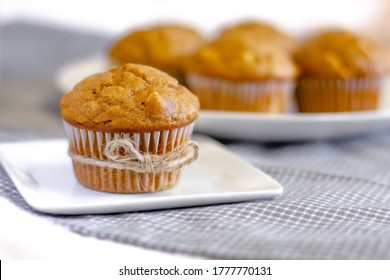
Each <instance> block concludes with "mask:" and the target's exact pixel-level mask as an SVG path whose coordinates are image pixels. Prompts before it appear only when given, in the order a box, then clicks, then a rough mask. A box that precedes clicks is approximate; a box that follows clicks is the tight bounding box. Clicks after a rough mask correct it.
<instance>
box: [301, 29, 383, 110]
mask: <svg viewBox="0 0 390 280" xmlns="http://www.w3.org/2000/svg"><path fill="white" fill-rule="evenodd" d="M295 58H296V61H297V63H298V64H299V66H300V69H301V77H300V79H299V82H298V85H297V90H296V97H297V103H298V107H299V110H300V111H301V112H349V111H364V110H375V109H377V108H378V105H379V100H380V91H381V80H382V79H381V77H382V76H383V75H385V74H386V73H387V72H388V70H389V65H390V64H389V53H388V50H387V49H386V48H385V47H383V46H381V45H380V44H378V43H375V42H373V41H371V40H369V39H367V38H364V37H362V36H359V35H356V34H352V33H350V32H347V31H328V32H325V33H322V34H320V35H318V36H316V37H314V38H312V39H310V40H309V41H308V42H307V43H305V44H304V45H303V46H302V48H301V49H300V50H299V51H298V52H297V53H296V55H295Z"/></svg>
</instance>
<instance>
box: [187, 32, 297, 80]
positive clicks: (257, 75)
mask: <svg viewBox="0 0 390 280" xmlns="http://www.w3.org/2000/svg"><path fill="white" fill-rule="evenodd" d="M186 70H187V72H189V73H196V74H200V75H204V76H210V77H216V78H221V79H228V80H235V81H258V80H269V79H275V80H288V79H292V78H294V77H296V75H297V73H298V69H297V67H296V66H295V63H294V62H293V60H292V59H291V57H290V56H289V55H288V54H287V53H286V52H285V51H283V50H281V49H279V48H275V47H274V46H273V45H272V44H261V45H259V44H254V43H253V42H252V41H250V40H245V39H243V38H238V37H226V38H222V39H220V40H217V41H214V42H212V43H211V44H209V45H207V46H204V47H202V48H200V49H199V50H198V51H197V52H196V53H195V54H194V55H193V56H192V57H191V58H189V59H188V62H187V65H186Z"/></svg>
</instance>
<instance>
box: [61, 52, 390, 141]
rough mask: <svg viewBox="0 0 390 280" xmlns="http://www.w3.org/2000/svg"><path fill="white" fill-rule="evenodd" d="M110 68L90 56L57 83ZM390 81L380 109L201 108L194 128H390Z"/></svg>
mask: <svg viewBox="0 0 390 280" xmlns="http://www.w3.org/2000/svg"><path fill="white" fill-rule="evenodd" d="M109 67H110V63H109V61H108V60H107V59H106V58H104V57H102V56H98V55H96V56H91V57H87V58H85V59H81V60H78V61H74V62H70V63H69V64H67V65H65V66H64V67H63V68H62V69H61V70H60V71H59V72H58V75H57V79H56V83H57V86H58V88H59V89H60V90H61V91H62V92H67V91H69V90H70V89H72V87H73V86H74V85H75V84H76V83H77V82H79V81H81V80H82V79H83V78H84V77H86V76H88V75H91V74H93V73H96V72H102V71H105V70H107V69H108V68H109ZM389 88H390V82H389V80H388V79H387V80H386V81H385V92H384V95H383V96H384V98H383V100H382V102H381V110H379V111H372V112H356V113H328V114H298V113H290V114H284V115H269V114H259V113H235V112H227V111H225V112H221V111H202V112H201V115H200V118H199V119H198V121H197V125H196V126H195V131H198V132H202V133H206V134H208V135H211V136H214V137H222V138H229V139H237V140H254V141H301V140H320V139H330V138H339V137H346V136H355V135H359V134H367V133H372V132H376V131H380V130H385V129H390V105H389V104H390V102H389V101H390V94H388V93H389V92H390V90H388V89H389Z"/></svg>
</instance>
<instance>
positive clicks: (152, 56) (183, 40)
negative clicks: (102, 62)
mask: <svg viewBox="0 0 390 280" xmlns="http://www.w3.org/2000/svg"><path fill="white" fill-rule="evenodd" d="M204 43H205V38H204V37H203V36H202V35H201V34H200V33H198V32H197V31H195V30H194V29H192V28H189V27H186V26H179V25H161V26H152V27H150V28H148V29H143V30H136V31H134V32H132V33H130V34H128V35H127V36H125V37H123V38H122V39H120V40H119V41H118V42H116V43H115V44H114V45H113V46H112V48H111V51H110V56H111V58H112V59H113V60H115V61H117V62H119V63H120V64H123V63H140V64H146V65H151V66H153V67H156V68H159V69H163V70H165V71H166V70H172V71H174V70H176V69H177V68H180V67H181V59H182V58H183V57H185V56H187V55H190V54H192V53H193V52H194V51H195V50H196V49H197V48H198V47H199V46H200V45H203V44H204Z"/></svg>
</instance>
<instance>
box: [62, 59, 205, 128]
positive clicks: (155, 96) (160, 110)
mask: <svg viewBox="0 0 390 280" xmlns="http://www.w3.org/2000/svg"><path fill="white" fill-rule="evenodd" d="M60 106H61V114H62V117H63V119H64V120H65V121H66V122H68V123H70V124H72V125H74V126H76V127H80V128H86V129H91V130H94V131H102V132H123V133H129V132H148V131H161V130H168V129H172V128H176V127H181V126H184V125H186V124H189V123H191V122H193V121H194V120H195V119H196V118H197V117H198V114H199V101H198V99H197V97H196V96H195V95H194V94H192V93H191V92H190V91H189V90H188V89H187V88H185V87H183V86H181V85H179V84H178V82H177V80H176V79H174V78H172V77H171V76H169V75H167V74H165V73H164V72H161V71H159V70H157V69H155V68H152V67H149V66H144V65H139V64H125V65H123V66H121V67H114V68H111V69H110V70H109V71H107V72H104V73H99V74H95V75H92V76H89V77H87V78H85V79H84V80H83V81H81V82H80V83H78V84H77V85H76V86H75V87H74V88H73V90H71V91H70V92H68V93H67V94H66V95H64V96H63V98H62V100H61V105H60Z"/></svg>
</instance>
